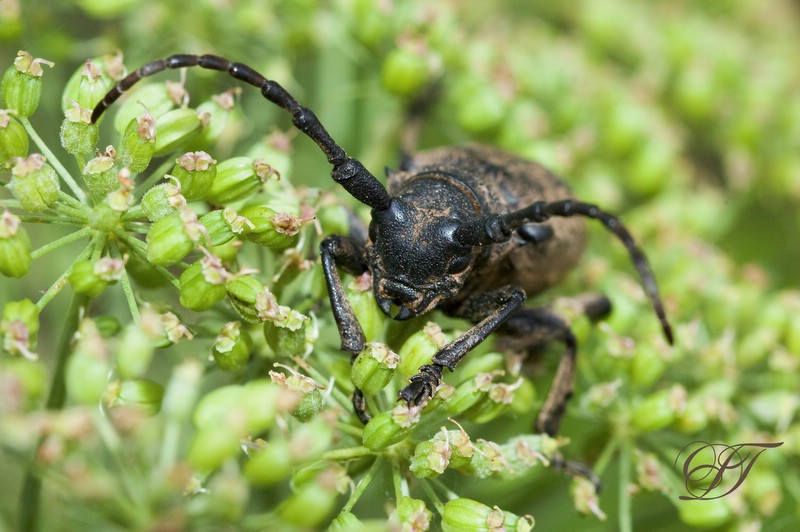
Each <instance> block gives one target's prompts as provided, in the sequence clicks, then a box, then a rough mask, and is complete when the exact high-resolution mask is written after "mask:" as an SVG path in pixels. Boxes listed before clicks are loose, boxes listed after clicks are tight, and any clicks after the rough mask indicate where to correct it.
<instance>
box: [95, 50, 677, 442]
mask: <svg viewBox="0 0 800 532" xmlns="http://www.w3.org/2000/svg"><path fill="white" fill-rule="evenodd" d="M193 66H198V67H201V68H205V69H210V70H217V71H221V72H227V73H228V74H229V75H230V76H232V77H234V78H236V79H238V80H241V81H244V82H245V83H248V84H250V85H253V86H255V87H256V88H258V89H260V90H261V94H262V95H263V96H264V97H265V98H266V99H267V100H269V101H271V102H272V103H274V104H276V105H278V106H279V107H281V108H283V109H284V110H286V111H287V112H288V113H289V114H290V115H291V117H292V122H293V124H294V125H295V127H296V128H297V129H299V130H300V131H302V132H303V133H304V134H305V135H307V136H308V137H310V138H311V139H312V140H313V141H314V142H316V144H317V145H318V146H319V148H320V149H321V150H322V152H323V153H324V154H325V156H326V157H327V159H328V162H329V163H330V164H331V166H332V167H333V170H332V171H331V176H332V177H333V179H334V180H335V181H336V182H337V183H339V184H340V185H342V186H343V187H344V188H345V190H347V192H348V193H349V194H350V195H351V196H353V197H354V198H356V199H357V200H358V201H360V202H361V203H363V204H365V205H367V206H369V207H371V209H372V220H371V222H370V225H369V231H368V236H367V238H366V241H362V240H360V239H358V238H356V237H346V236H339V235H329V236H327V237H325V238H324V239H323V241H322V243H321V245H320V253H321V260H322V268H323V271H324V275H325V280H326V282H327V285H328V291H329V296H330V302H331V307H332V310H333V314H334V317H335V319H336V323H337V326H338V329H339V333H340V336H341V340H342V349H343V350H344V351H347V352H349V353H351V355H352V356H353V357H355V355H357V354H358V353H359V352H361V351H362V350H363V349H364V347H365V338H364V333H363V331H362V329H361V326H360V325H359V323H358V321H357V320H356V318H355V315H354V313H353V310H352V309H351V307H350V305H349V303H348V301H347V299H346V297H345V291H344V287H343V284H342V280H341V278H340V276H339V272H338V269H339V268H341V269H342V270H345V271H347V272H349V273H352V274H356V275H358V274H361V273H364V272H366V271H369V272H370V273H371V274H372V279H373V291H374V294H375V298H376V300H377V302H378V305H379V306H380V308H381V309H382V311H383V312H384V313H386V314H387V315H388V316H390V317H393V318H394V319H397V320H405V319H408V318H412V317H414V316H418V315H421V314H425V313H427V312H430V311H431V310H433V309H437V308H438V309H441V310H443V311H444V312H445V313H447V314H449V315H451V316H455V317H461V318H466V319H467V320H469V321H471V322H472V323H473V324H474V325H473V326H472V327H471V328H469V329H468V330H467V331H466V332H465V333H463V334H462V335H461V336H460V337H458V338H456V339H455V340H453V341H452V342H450V343H449V344H447V345H445V346H444V347H442V348H441V349H440V350H439V351H438V352H437V353H436V354H435V355H434V357H433V359H432V361H431V363H430V364H426V365H423V366H422V367H420V368H419V371H418V373H417V374H416V375H414V376H412V377H411V378H410V379H409V382H408V384H407V385H406V386H405V387H404V388H403V389H402V390H400V393H399V395H398V399H399V400H402V401H405V402H407V403H408V404H410V405H423V404H425V403H426V402H427V401H428V400H429V399H430V398H431V397H433V395H434V393H435V392H436V389H437V387H438V386H439V385H440V384H441V382H442V374H443V370H444V368H448V369H450V370H451V371H452V370H453V369H455V367H456V365H457V364H458V363H459V362H460V361H461V359H463V358H464V356H466V355H467V353H469V352H470V351H471V350H472V349H473V348H474V347H475V346H477V345H478V344H479V343H481V342H482V341H483V340H485V339H486V338H487V337H488V336H489V334H490V333H491V332H493V331H499V332H500V333H502V334H505V335H508V336H510V337H512V338H514V341H515V342H516V343H517V344H518V345H519V346H521V347H523V348H532V347H535V346H538V345H541V344H543V343H546V342H549V341H560V342H563V343H564V344H565V346H566V352H565V354H564V356H563V358H562V359H561V362H560V363H559V366H558V369H557V373H556V377H555V379H554V382H553V385H552V387H551V389H550V391H549V392H548V396H547V398H546V399H545V402H544V405H543V407H542V410H541V412H540V413H539V416H538V418H537V421H536V429H537V430H538V431H539V432H546V433H548V434H550V435H554V434H555V433H556V432H557V431H558V427H559V424H560V421H561V418H562V416H563V413H564V408H565V405H566V402H567V400H568V399H569V397H570V395H571V394H572V387H573V380H574V373H575V358H576V355H577V351H576V350H577V345H576V341H575V337H574V335H573V334H572V332H571V331H570V328H569V326H568V324H567V323H566V322H565V321H564V320H563V319H561V318H560V317H559V316H558V315H556V314H555V313H554V312H552V311H551V310H549V309H547V308H530V307H524V305H523V304H524V302H525V300H526V297H527V296H528V295H536V294H538V293H540V292H542V291H544V290H545V289H547V288H549V287H551V286H553V285H555V284H557V283H558V282H559V281H560V280H561V279H562V278H563V277H564V275H565V274H566V272H567V271H568V270H570V269H571V268H572V267H573V266H574V265H575V264H576V263H577V261H578V259H579V257H580V255H581V253H582V251H583V247H584V236H585V235H584V225H583V222H582V220H580V219H579V218H578V217H586V218H591V219H595V220H598V221H600V222H601V223H602V224H603V225H604V226H605V227H606V228H607V229H608V230H609V231H611V232H612V233H613V234H614V235H616V236H617V237H618V238H619V239H620V240H621V241H622V243H623V244H624V245H625V247H626V248H627V250H628V252H629V253H630V255H631V258H632V260H633V263H634V265H635V267H636V269H637V270H638V272H639V275H640V276H641V279H642V284H643V287H644V290H645V292H646V293H647V295H648V297H649V299H650V301H651V303H652V306H653V308H654V310H655V312H656V315H657V316H658V319H659V320H660V323H661V326H662V329H663V331H664V335H665V336H666V338H667V341H668V342H669V343H672V341H673V338H672V330H671V327H670V325H669V322H668V321H667V318H666V314H665V311H664V306H663V304H662V301H661V298H660V296H659V293H658V288H657V286H656V282H655V278H654V276H653V274H652V272H651V270H650V267H649V265H648V262H647V259H646V258H645V256H644V253H642V251H641V250H640V249H639V248H638V247H637V246H636V244H635V243H634V240H633V238H632V236H631V234H630V232H629V231H628V230H627V229H626V228H625V227H624V226H623V225H622V223H621V222H620V221H619V219H618V218H616V217H615V216H613V215H611V214H609V213H607V212H605V211H603V210H601V209H600V208H598V207H597V206H595V205H591V204H589V203H584V202H581V201H578V200H576V199H574V198H572V196H571V193H570V191H569V189H568V188H567V186H566V185H565V184H564V183H563V182H562V181H561V180H560V179H558V178H557V177H556V176H555V175H553V174H552V173H550V172H549V171H548V170H546V169H545V168H544V167H542V166H541V165H539V164H537V163H534V162H529V161H525V160H522V159H520V158H518V157H516V156H514V155H511V154H507V153H505V152H503V151H501V150H498V149H495V148H491V147H487V146H482V145H471V146H464V147H449V148H440V149H435V150H432V151H427V152H423V153H419V154H412V155H409V156H408V157H407V158H406V160H405V161H404V163H403V165H402V166H401V168H400V170H399V171H394V172H389V173H388V186H389V189H388V191H387V189H386V188H385V187H384V186H383V185H382V184H381V182H380V181H379V180H378V179H377V178H376V177H375V176H374V175H373V174H372V173H370V172H369V170H367V169H366V168H365V167H364V165H363V164H362V163H361V162H360V161H359V160H358V159H356V158H353V157H350V156H348V155H347V154H346V153H345V151H344V149H342V148H341V147H340V146H339V145H338V144H337V143H336V142H335V141H334V140H333V138H331V136H330V135H329V134H328V132H327V131H326V130H325V128H324V127H323V126H322V124H321V123H320V121H319V120H318V119H317V117H316V116H315V115H314V113H313V112H312V111H311V110H309V109H307V108H305V107H303V106H301V105H300V104H299V103H298V102H297V100H295V98H294V97H293V96H292V95H291V94H289V92H287V91H286V90H285V89H284V88H283V87H282V86H281V85H279V84H278V83H276V82H275V81H272V80H269V79H267V78H265V77H264V76H262V75H261V74H259V73H258V72H256V71H255V70H253V69H252V68H250V67H248V66H247V65H244V64H241V63H234V62H231V61H229V60H227V59H224V58H222V57H218V56H214V55H202V56H197V55H190V54H178V55H173V56H170V57H168V58H166V59H161V60H157V61H153V62H151V63H148V64H146V65H144V66H143V67H141V68H139V69H138V70H136V71H135V72H132V73H131V74H129V75H128V76H127V77H125V78H124V79H122V80H121V81H119V82H118V83H117V84H116V85H115V86H114V87H113V88H112V89H111V90H110V91H109V92H108V94H106V96H105V97H104V98H103V100H102V101H100V103H98V104H97V106H96V107H95V109H94V112H93V113H92V122H96V121H97V120H98V119H99V118H100V115H102V114H103V112H104V111H105V110H106V109H108V107H109V106H110V105H111V104H112V103H114V101H116V100H117V98H119V97H120V96H121V95H122V94H123V93H124V92H125V91H126V90H128V89H129V88H130V87H131V86H132V85H134V84H135V83H136V82H137V81H139V80H141V79H142V78H144V77H147V76H150V75H153V74H156V73H158V72H161V71H163V70H166V69H168V68H169V69H175V68H184V67H193ZM609 305H610V304H609V302H608V300H607V299H605V298H604V297H599V298H589V299H586V300H585V304H584V311H585V312H586V313H587V314H589V315H590V316H597V315H600V314H603V313H605V312H607V311H608V310H609V309H610V306H609ZM353 404H354V408H355V412H356V414H357V415H358V417H359V418H360V419H361V421H363V422H365V423H366V422H367V421H368V420H369V414H368V413H367V409H366V404H365V400H364V397H363V395H362V394H361V392H360V391H359V390H357V389H356V391H355V394H354V396H353Z"/></svg>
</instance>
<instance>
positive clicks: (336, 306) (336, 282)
mask: <svg viewBox="0 0 800 532" xmlns="http://www.w3.org/2000/svg"><path fill="white" fill-rule="evenodd" d="M319 248H320V256H321V258H322V272H323V274H324V275H325V283H326V284H327V285H328V297H329V298H330V300H331V310H333V317H334V318H335V319H336V326H337V328H338V329H339V336H340V337H341V339H342V350H343V351H347V352H348V353H351V354H353V355H357V354H358V353H360V352H361V351H363V349H364V345H365V343H366V339H365V338H364V331H363V330H362V329H361V325H359V323H358V320H357V319H356V316H355V314H354V313H353V309H352V307H350V303H349V302H348V301H347V297H346V296H345V292H344V285H343V284H342V279H341V277H339V271H338V270H337V269H336V267H337V266H338V267H340V268H342V269H343V270H345V271H346V272H348V273H352V274H353V275H360V274H362V273H364V272H365V271H367V261H366V254H365V252H364V248H363V247H362V246H359V245H358V244H356V243H355V242H354V241H353V240H352V239H350V238H348V237H345V236H340V235H329V236H327V237H325V238H324V239H323V240H322V243H321V244H320V246H319Z"/></svg>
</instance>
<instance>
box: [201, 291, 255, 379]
mask: <svg viewBox="0 0 800 532" xmlns="http://www.w3.org/2000/svg"><path fill="white" fill-rule="evenodd" d="M219 286H222V290H223V296H224V291H225V286H224V285H219ZM252 346H253V341H252V340H251V339H250V335H249V334H247V331H245V330H242V323H241V322H239V321H231V322H228V323H226V324H225V325H224V326H223V327H222V330H221V331H220V333H219V336H217V338H216V340H214V344H213V345H212V346H211V354H212V355H213V357H214V360H215V361H216V362H217V365H218V366H219V367H220V368H222V369H224V370H226V371H231V370H237V369H241V368H243V367H244V365H245V364H246V363H247V359H248V358H250V350H251V348H252Z"/></svg>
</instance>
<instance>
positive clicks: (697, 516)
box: [678, 482, 747, 529]
mask: <svg viewBox="0 0 800 532" xmlns="http://www.w3.org/2000/svg"><path fill="white" fill-rule="evenodd" d="M745 484H747V483H746V482H745ZM733 515H734V514H733V508H732V507H731V499H730V498H728V497H722V498H719V499H710V500H696V501H691V500H690V501H678V516H679V517H680V519H681V521H683V523H684V524H686V525H689V526H691V527H696V528H705V529H708V528H716V527H720V526H722V525H724V524H725V523H727V522H728V521H730V520H731V519H732V518H733Z"/></svg>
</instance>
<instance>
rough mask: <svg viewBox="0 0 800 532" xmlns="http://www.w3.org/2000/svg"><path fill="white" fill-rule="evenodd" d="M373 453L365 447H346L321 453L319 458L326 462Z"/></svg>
mask: <svg viewBox="0 0 800 532" xmlns="http://www.w3.org/2000/svg"><path fill="white" fill-rule="evenodd" d="M373 454H375V453H374V452H373V451H370V450H369V449H367V448H366V447H346V448H344V449H334V450H333V451H327V452H324V453H322V456H321V457H320V459H321V460H324V461H326V462H345V461H347V460H353V459H354V458H363V457H365V456H370V455H373Z"/></svg>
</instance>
